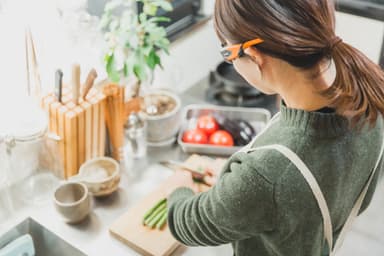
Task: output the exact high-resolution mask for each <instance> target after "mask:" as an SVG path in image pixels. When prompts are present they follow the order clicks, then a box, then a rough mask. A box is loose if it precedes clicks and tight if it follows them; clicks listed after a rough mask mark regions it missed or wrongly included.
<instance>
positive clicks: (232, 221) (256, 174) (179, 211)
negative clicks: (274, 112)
mask: <svg viewBox="0 0 384 256" xmlns="http://www.w3.org/2000/svg"><path fill="white" fill-rule="evenodd" d="M383 132H384V131H383V120H382V118H380V119H379V120H378V121H377V122H376V125H375V126H374V127H373V128H372V129H369V128H368V127H365V128H364V129H363V130H362V131H360V132H358V131H356V130H354V129H350V128H349V124H348V120H347V119H345V118H343V117H341V116H339V115H337V114H335V113H322V112H306V111H302V110H296V109H290V108H287V107H285V106H284V105H283V106H282V110H281V116H280V117H279V120H278V121H277V122H276V123H274V124H273V125H272V126H271V127H270V128H268V130H267V131H266V132H265V133H264V134H263V135H261V136H260V137H259V138H258V139H257V141H256V142H255V144H254V145H253V146H254V147H256V146H263V145H270V144H281V145H285V146H287V147H288V148H290V149H291V150H293V151H294V152H295V153H296V154H297V155H298V156H299V157H300V158H301V159H302V160H303V161H304V162H305V163H306V164H307V166H308V167H309V169H310V170H311V171H312V173H313V175H314V176H315V177H316V179H317V181H318V183H319V185H320V187H321V189H322V191H323V193H324V196H325V199H326V201H327V204H328V206H329V208H330V213H331V218H332V224H333V231H334V236H335V237H337V235H338V232H339V231H340V229H341V228H342V226H343V224H344V222H345V221H346V219H347V217H348V215H349V213H350V211H351V209H352V207H353V205H354V203H355V200H356V198H357V197H358V194H359V193H360V192H361V190H362V188H363V187H364V185H365V183H366V181H367V180H368V176H369V174H370V173H371V171H372V169H373V168H374V165H375V163H376V160H377V158H378V155H379V151H380V147H381V143H382V140H383ZM379 168H382V163H381V164H380V166H379ZM377 173H380V172H379V171H378V172H377ZM377 181H378V175H376V177H375V179H374V181H373V183H372V185H371V186H370V189H369V191H368V194H367V196H366V199H365V202H364V204H363V207H362V210H364V209H366V207H367V206H368V204H369V203H370V201H371V198H372V195H373V192H374V190H375V187H376V184H377ZM168 204H169V215H168V223H169V227H170V230H171V232H172V234H173V235H174V237H175V238H176V239H177V240H179V241H180V242H181V243H183V244H185V245H187V246H217V245H222V244H227V243H232V245H233V250H234V254H235V255H236V256H245V255H247V256H248V255H257V256H269V255H273V256H320V255H327V250H326V249H325V248H326V245H325V241H324V239H323V225H322V217H321V213H320V210H319V207H318V206H317V203H316V200H315V198H314V196H313V194H312V192H311V190H310V188H309V186H308V184H307V183H306V181H305V179H304V178H303V176H302V175H301V174H300V172H299V171H298V170H297V169H296V167H295V166H294V165H293V164H292V163H291V162H289V160H288V159H287V158H285V157H284V156H283V155H281V154H280V153H279V152H277V151H273V150H266V151H256V152H253V153H243V152H240V153H236V154H234V155H233V156H232V157H231V158H230V159H229V161H228V162H227V164H226V165H225V167H224V169H223V172H222V174H221V176H220V179H219V180H218V182H217V184H216V185H215V186H214V187H213V188H212V189H211V190H210V191H208V192H206V193H201V194H198V195H194V193H193V192H192V190H190V189H187V188H179V189H177V190H175V191H174V192H173V193H172V194H171V195H170V197H169V203H168Z"/></svg>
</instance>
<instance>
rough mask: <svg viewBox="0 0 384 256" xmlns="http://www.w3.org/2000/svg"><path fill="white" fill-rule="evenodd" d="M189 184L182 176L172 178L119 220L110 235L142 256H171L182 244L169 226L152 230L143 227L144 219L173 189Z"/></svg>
mask: <svg viewBox="0 0 384 256" xmlns="http://www.w3.org/2000/svg"><path fill="white" fill-rule="evenodd" d="M187 184H190V181H188V180H182V179H180V176H175V175H173V176H171V177H170V178H168V179H167V180H166V181H165V182H164V183H162V185H160V187H159V188H157V189H156V190H155V191H153V192H152V193H151V194H149V195H148V196H146V197H145V198H144V199H143V200H141V201H140V203H139V204H138V205H136V206H134V207H133V208H131V209H130V210H128V212H127V213H126V214H124V215H122V216H121V217H120V218H119V219H117V220H116V221H115V222H114V223H113V224H112V226H111V227H110V229H109V231H110V233H111V234H112V235H113V236H114V237H116V238H117V239H119V240H120V241H122V242H123V243H125V244H127V245H128V246H129V247H131V248H132V249H134V250H136V251H137V252H139V253H140V254H142V255H154V256H167V255H170V254H171V253H172V252H173V251H174V250H175V249H176V248H177V247H178V246H179V245H180V244H179V242H177V241H176V240H175V239H174V238H173V236H172V234H171V232H170V230H169V228H168V225H166V226H165V227H164V228H163V229H162V230H157V229H150V228H148V227H145V226H143V224H142V218H143V215H144V214H145V213H146V212H147V210H148V209H150V208H151V207H152V206H153V205H155V204H156V203H157V202H158V201H159V200H160V199H162V198H165V197H166V195H167V193H169V192H170V191H171V190H172V188H176V187H179V186H187Z"/></svg>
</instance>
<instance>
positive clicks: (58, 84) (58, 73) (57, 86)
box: [55, 69, 63, 103]
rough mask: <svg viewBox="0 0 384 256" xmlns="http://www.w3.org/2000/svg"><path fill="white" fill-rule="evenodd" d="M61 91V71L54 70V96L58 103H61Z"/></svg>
mask: <svg viewBox="0 0 384 256" xmlns="http://www.w3.org/2000/svg"><path fill="white" fill-rule="evenodd" d="M62 89H63V71H61V70H60V69H58V70H56V73H55V96H56V99H57V101H58V102H60V103H62V100H61V98H62V95H63V92H62Z"/></svg>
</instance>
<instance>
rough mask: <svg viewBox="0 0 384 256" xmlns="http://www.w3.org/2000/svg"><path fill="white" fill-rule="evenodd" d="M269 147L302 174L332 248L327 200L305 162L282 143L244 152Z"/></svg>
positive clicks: (327, 240) (329, 245)
mask: <svg viewBox="0 0 384 256" xmlns="http://www.w3.org/2000/svg"><path fill="white" fill-rule="evenodd" d="M270 149H274V150H277V151H279V152H280V153H281V154H283V155H284V156H285V157H287V158H288V159H289V160H290V161H291V162H292V163H293V164H294V165H295V166H296V168H297V169H298V170H299V171H300V173H301V174H302V175H303V176H304V178H305V180H306V181H307V183H308V185H309V186H310V188H311V190H312V193H313V195H314V196H315V198H316V201H317V204H318V206H319V208H320V211H321V215H322V217H323V228H324V237H325V240H326V242H327V244H328V247H329V248H330V249H329V250H332V248H333V232H332V222H331V216H330V214H329V209H328V205H327V202H326V201H325V198H324V195H323V193H322V192H321V189H320V186H319V184H318V183H317V181H316V178H315V177H314V176H313V174H312V173H311V171H310V170H309V169H308V167H307V166H306V165H305V163H304V162H303V161H302V160H301V159H300V158H299V157H298V156H297V155H296V153H294V152H293V151H292V150H290V149H289V148H287V147H285V146H283V145H276V144H275V145H269V146H263V147H257V148H251V149H248V150H247V151H246V152H254V151H259V150H270Z"/></svg>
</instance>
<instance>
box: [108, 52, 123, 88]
mask: <svg viewBox="0 0 384 256" xmlns="http://www.w3.org/2000/svg"><path fill="white" fill-rule="evenodd" d="M104 61H105V69H106V71H107V74H108V77H109V79H111V80H112V82H119V80H120V75H119V72H118V71H117V70H116V67H115V56H114V54H113V53H112V54H107V55H106V56H105V57H104Z"/></svg>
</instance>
